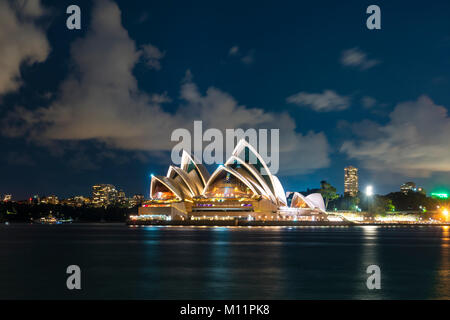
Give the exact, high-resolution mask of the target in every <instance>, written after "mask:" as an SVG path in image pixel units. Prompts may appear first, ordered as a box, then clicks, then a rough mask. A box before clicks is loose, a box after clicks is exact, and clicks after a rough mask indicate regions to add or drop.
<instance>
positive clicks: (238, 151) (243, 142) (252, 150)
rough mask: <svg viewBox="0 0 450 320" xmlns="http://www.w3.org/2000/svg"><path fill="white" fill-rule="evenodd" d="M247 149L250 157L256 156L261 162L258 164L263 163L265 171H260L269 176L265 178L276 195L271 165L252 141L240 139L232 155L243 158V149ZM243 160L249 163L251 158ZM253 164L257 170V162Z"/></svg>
mask: <svg viewBox="0 0 450 320" xmlns="http://www.w3.org/2000/svg"><path fill="white" fill-rule="evenodd" d="M246 149H248V151H249V158H251V157H254V158H255V159H256V160H257V161H258V162H259V164H258V165H261V166H262V168H264V171H265V172H264V174H263V173H262V172H260V173H261V176H265V177H267V179H264V180H265V181H266V184H267V185H268V187H269V189H270V190H271V191H272V194H274V195H275V187H274V179H273V175H272V174H271V173H270V170H269V167H268V166H267V164H266V162H265V161H264V159H263V158H262V157H261V155H260V154H259V153H258V152H257V151H256V149H255V148H254V147H253V146H252V145H251V144H250V143H248V142H247V141H246V140H245V139H241V140H239V142H238V143H237V145H236V147H235V148H234V150H233V153H232V156H236V157H238V158H241V157H240V154H241V153H242V151H244V152H245V151H246ZM241 159H242V158H241ZM242 160H243V161H244V162H246V163H248V160H249V159H245V158H244V159H242ZM253 165H254V167H255V168H256V169H257V170H258V169H259V168H258V166H256V164H253Z"/></svg>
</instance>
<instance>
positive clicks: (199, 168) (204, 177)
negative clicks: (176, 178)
mask: <svg viewBox="0 0 450 320" xmlns="http://www.w3.org/2000/svg"><path fill="white" fill-rule="evenodd" d="M180 167H181V169H182V170H184V171H185V172H186V173H187V174H188V175H190V176H192V174H191V172H192V171H194V172H195V173H196V176H197V177H196V178H197V179H199V181H200V183H201V184H202V189H203V188H204V187H205V186H206V183H207V182H208V180H209V172H208V170H206V168H205V166H204V165H203V164H202V163H200V161H197V160H196V159H195V158H194V156H191V155H190V154H189V153H187V152H186V151H185V150H183V154H182V156H181V165H180ZM194 179H195V178H194Z"/></svg>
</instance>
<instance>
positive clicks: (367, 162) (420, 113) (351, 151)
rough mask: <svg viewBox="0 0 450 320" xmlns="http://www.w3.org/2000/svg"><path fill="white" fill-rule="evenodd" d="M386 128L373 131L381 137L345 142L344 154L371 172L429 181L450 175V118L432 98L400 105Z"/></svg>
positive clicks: (424, 97) (445, 110)
mask: <svg viewBox="0 0 450 320" xmlns="http://www.w3.org/2000/svg"><path fill="white" fill-rule="evenodd" d="M389 117H390V121H389V122H388V123H387V124H386V125H378V127H377V128H373V127H372V128H371V131H372V132H378V135H377V136H375V135H373V134H372V135H371V136H370V138H367V139H359V140H357V141H345V142H344V144H343V145H342V147H341V151H342V152H344V153H346V154H347V155H348V157H350V158H352V159H358V160H360V161H361V162H362V164H363V165H364V166H365V167H367V168H370V169H375V170H379V171H387V172H397V173H401V174H404V175H407V176H409V177H428V176H430V175H431V174H433V173H436V172H450V139H449V137H450V118H449V117H448V111H447V109H446V108H445V107H443V106H438V105H436V104H435V103H434V102H433V101H432V100H431V99H430V98H429V97H427V96H421V97H419V98H418V99H417V100H416V101H408V102H403V103H399V104H398V105H397V106H396V107H395V109H394V111H393V112H392V113H391V114H390V115H389Z"/></svg>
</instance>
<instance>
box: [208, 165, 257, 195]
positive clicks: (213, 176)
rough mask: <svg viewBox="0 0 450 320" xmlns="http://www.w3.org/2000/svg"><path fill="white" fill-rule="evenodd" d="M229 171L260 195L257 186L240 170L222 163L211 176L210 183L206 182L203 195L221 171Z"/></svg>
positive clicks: (255, 193)
mask: <svg viewBox="0 0 450 320" xmlns="http://www.w3.org/2000/svg"><path fill="white" fill-rule="evenodd" d="M223 171H227V172H228V173H230V174H232V175H233V176H234V177H236V178H237V179H239V180H240V181H242V183H244V184H245V185H246V186H247V187H248V188H249V189H250V190H251V191H252V193H253V194H254V195H258V194H259V193H258V192H257V191H256V189H255V187H254V186H253V184H252V183H250V182H249V181H248V180H247V179H246V178H244V177H243V176H242V175H241V174H240V173H239V172H237V171H236V170H234V169H233V168H230V167H226V166H223V165H220V166H219V167H218V168H217V169H216V171H214V172H213V174H212V175H211V177H210V178H209V180H208V183H207V184H206V187H205V190H203V195H205V194H206V193H207V192H208V191H209V190H208V189H209V187H210V186H211V185H212V184H213V183H214V181H215V178H216V177H217V176H218V175H219V173H221V172H223Z"/></svg>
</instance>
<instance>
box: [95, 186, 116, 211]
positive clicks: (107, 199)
mask: <svg viewBox="0 0 450 320" xmlns="http://www.w3.org/2000/svg"><path fill="white" fill-rule="evenodd" d="M117 199H118V192H117V189H116V187H114V186H113V185H112V184H98V185H95V186H92V205H94V206H95V207H103V206H108V205H111V204H114V203H115V202H116V201H117Z"/></svg>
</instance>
